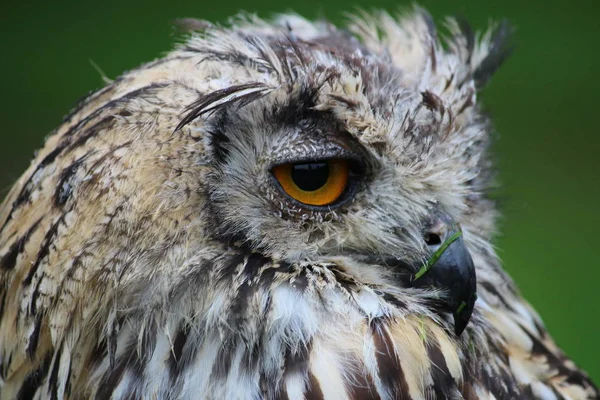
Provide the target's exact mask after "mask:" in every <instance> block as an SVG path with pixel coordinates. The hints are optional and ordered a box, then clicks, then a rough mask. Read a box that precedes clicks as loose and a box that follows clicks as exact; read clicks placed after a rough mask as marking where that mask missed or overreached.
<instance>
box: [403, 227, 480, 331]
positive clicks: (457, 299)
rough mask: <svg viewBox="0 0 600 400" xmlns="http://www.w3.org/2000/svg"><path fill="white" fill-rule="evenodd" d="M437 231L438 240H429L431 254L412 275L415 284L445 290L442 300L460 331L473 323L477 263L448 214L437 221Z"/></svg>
mask: <svg viewBox="0 0 600 400" xmlns="http://www.w3.org/2000/svg"><path fill="white" fill-rule="evenodd" d="M435 228H437V229H435ZM431 232H432V231H430V232H429V233H430V234H431ZM433 232H434V235H435V237H436V240H434V241H431V240H429V241H428V248H429V250H430V252H431V257H430V258H429V260H428V261H427V263H426V264H425V265H423V266H422V267H421V268H420V269H419V270H418V271H417V272H416V273H415V274H413V275H412V277H411V279H410V280H411V284H412V286H414V287H429V288H434V289H441V290H443V292H444V293H445V295H443V298H442V299H441V300H442V304H443V305H444V306H445V307H447V311H448V312H451V313H452V315H453V317H454V331H455V333H456V334H457V335H460V334H461V333H462V332H463V331H464V329H465V328H466V326H467V324H468V323H469V319H470V318H471V314H472V313H473V308H474V306H475V301H476V300H477V293H476V290H477V287H476V286H477V279H476V275H475V265H474V264H473V259H472V258H471V255H470V254H469V251H468V250H467V247H466V245H465V242H464V240H463V237H462V231H461V230H460V227H459V226H458V225H457V224H455V223H454V222H453V221H451V220H450V219H449V218H448V217H441V218H440V219H438V220H437V222H436V224H434V229H433Z"/></svg>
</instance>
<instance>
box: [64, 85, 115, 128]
mask: <svg viewBox="0 0 600 400" xmlns="http://www.w3.org/2000/svg"><path fill="white" fill-rule="evenodd" d="M114 87H115V85H114V83H113V84H111V85H107V86H104V87H103V88H101V89H98V90H92V91H90V92H88V94H86V95H85V96H83V97H81V98H80V99H79V100H77V101H76V102H75V107H73V109H72V110H71V111H69V113H68V114H67V115H65V116H64V117H63V119H62V123H63V124H66V123H69V122H71V120H72V119H73V117H74V116H75V115H77V114H78V113H79V112H80V111H81V110H83V109H84V108H85V106H87V105H88V104H90V102H92V101H94V100H96V99H97V98H98V97H100V96H102V95H103V94H105V93H106V92H108V91H110V90H111V89H114Z"/></svg>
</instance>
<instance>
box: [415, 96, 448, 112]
mask: <svg viewBox="0 0 600 400" xmlns="http://www.w3.org/2000/svg"><path fill="white" fill-rule="evenodd" d="M421 96H422V97H423V100H422V102H421V103H422V104H423V105H424V106H425V107H426V108H427V109H428V110H430V111H434V112H437V113H439V114H440V115H442V116H443V115H444V114H445V113H446V107H444V102H443V100H442V99H441V98H439V97H438V96H437V95H436V94H435V93H433V92H430V91H429V90H426V91H424V92H421Z"/></svg>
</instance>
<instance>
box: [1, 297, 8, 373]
mask: <svg viewBox="0 0 600 400" xmlns="http://www.w3.org/2000/svg"><path fill="white" fill-rule="evenodd" d="M6 292H7V290H6V289H5V288H2V290H0V320H2V316H3V315H4V306H5V305H6ZM0 365H2V363H1V362H0ZM0 379H4V376H3V375H2V368H1V367H0Z"/></svg>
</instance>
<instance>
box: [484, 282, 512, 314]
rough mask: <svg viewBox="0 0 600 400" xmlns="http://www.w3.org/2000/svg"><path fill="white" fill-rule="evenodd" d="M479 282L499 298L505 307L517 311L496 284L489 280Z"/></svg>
mask: <svg viewBox="0 0 600 400" xmlns="http://www.w3.org/2000/svg"><path fill="white" fill-rule="evenodd" d="M479 284H480V285H481V286H482V287H483V288H484V289H485V290H487V291H488V292H490V293H491V294H492V295H494V296H495V297H496V298H497V299H498V300H500V302H501V303H502V305H504V307H506V309H508V310H510V311H515V309H514V308H513V307H512V306H511V305H510V303H509V302H508V301H506V299H505V298H504V297H503V296H502V294H501V293H500V292H499V291H498V290H497V289H496V288H495V287H494V285H492V284H491V283H489V282H486V281H482V282H479Z"/></svg>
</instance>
